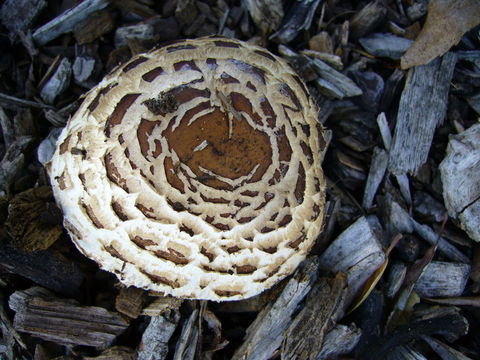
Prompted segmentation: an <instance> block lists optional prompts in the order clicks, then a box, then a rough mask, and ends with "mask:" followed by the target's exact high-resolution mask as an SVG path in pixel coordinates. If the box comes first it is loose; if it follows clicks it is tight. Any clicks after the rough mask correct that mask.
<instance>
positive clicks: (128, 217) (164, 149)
mask: <svg viewBox="0 0 480 360" xmlns="http://www.w3.org/2000/svg"><path fill="white" fill-rule="evenodd" d="M317 112H318V110H317V108H316V106H315V104H314V102H313V101H312V99H311V98H310V96H309V94H308V90H307V88H306V86H305V84H304V83H303V82H302V81H301V80H300V78H299V77H298V76H297V75H296V74H295V73H294V71H293V70H292V69H291V68H290V67H289V66H288V64H287V63H286V62H285V61H284V60H282V59H280V58H278V57H276V56H275V55H273V54H271V53H270V52H268V51H267V50H265V49H262V48H259V47H256V46H252V45H249V44H246V43H244V42H241V41H238V40H234V39H226V38H220V37H211V38H202V39H196V40H184V41H178V42H175V43H174V44H169V45H167V46H166V47H163V48H160V49H157V50H154V51H151V52H149V53H146V54H141V55H138V56H137V57H135V58H133V59H131V60H130V61H129V62H128V63H127V64H125V65H123V66H121V67H119V68H118V69H116V70H115V71H114V72H113V73H111V74H109V75H107V76H106V77H105V79H104V80H103V81H102V82H101V83H100V84H98V85H97V86H96V87H95V88H93V89H92V90H91V91H90V92H89V93H88V94H87V95H86V97H85V101H84V103H83V104H82V106H81V107H80V109H79V110H78V111H77V113H76V114H75V115H74V116H73V117H72V119H71V120H70V121H69V123H68V124H67V126H66V128H65V129H64V131H63V133H62V135H61V137H60V139H59V141H58V148H57V151H56V153H55V155H54V157H53V159H52V161H51V164H50V165H49V166H48V168H49V169H50V174H51V179H52V186H53V188H54V194H55V197H56V199H57V202H58V204H59V205H60V206H61V208H62V209H63V212H64V215H65V224H66V228H67V230H68V231H69V233H70V234H71V236H72V239H73V240H74V242H75V244H76V246H77V247H78V248H79V249H80V250H81V251H82V253H84V254H85V255H86V256H88V257H90V258H92V259H94V260H95V261H97V262H98V263H99V265H100V266H101V267H102V268H104V269H105V270H108V271H111V272H113V273H115V274H116V275H117V276H118V278H119V279H120V280H121V281H123V282H124V283H125V284H126V285H134V286H137V287H142V288H145V289H150V290H154V291H161V292H163V293H166V294H171V295H174V296H178V297H187V298H196V299H208V300H216V301H222V300H238V299H243V298H247V297H250V296H254V295H256V294H258V293H260V292H262V291H264V290H265V289H268V288H270V287H271V286H273V285H274V284H275V283H277V282H278V281H279V280H281V279H282V278H283V277H285V276H286V274H288V273H289V272H292V271H293V270H294V269H295V267H296V266H297V265H298V264H299V263H300V262H301V261H302V260H303V259H304V258H305V256H306V254H307V253H308V251H309V250H310V248H311V247H312V245H313V243H314V241H315V239H316V237H317V236H318V235H319V233H320V231H321V228H322V222H323V209H324V191H325V180H324V177H323V173H322V170H321V162H322V160H323V155H324V153H325V150H326V149H325V148H326V140H325V137H324V130H323V127H322V126H321V125H320V124H318V123H317ZM79 151H81V155H82V156H79V154H78V153H79ZM93 199H95V200H93ZM272 264H274V266H273V265H272ZM126 265H128V266H126ZM273 270H274V271H273Z"/></svg>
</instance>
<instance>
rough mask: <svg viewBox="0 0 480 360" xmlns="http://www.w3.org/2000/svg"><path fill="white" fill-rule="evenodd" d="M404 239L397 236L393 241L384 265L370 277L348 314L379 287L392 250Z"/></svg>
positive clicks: (387, 251)
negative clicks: (378, 284)
mask: <svg viewBox="0 0 480 360" xmlns="http://www.w3.org/2000/svg"><path fill="white" fill-rule="evenodd" d="M402 237H403V236H402V235H397V236H396V237H395V238H394V239H393V240H392V242H391V243H390V245H389V247H388V249H387V250H386V251H385V261H384V263H383V264H382V265H381V266H380V267H379V268H378V269H377V270H375V271H374V273H373V274H372V275H371V276H370V278H368V279H367V281H365V284H363V287H362V288H361V289H360V292H359V293H358V294H357V296H356V297H355V299H354V300H353V301H352V304H351V306H350V309H349V310H348V313H351V312H352V311H353V310H355V309H356V308H357V307H359V306H360V305H361V304H362V303H363V302H364V301H365V299H366V298H367V297H368V295H370V293H371V292H372V290H373V289H375V286H376V285H377V283H378V281H379V280H380V279H381V278H382V275H383V273H384V272H385V269H386V268H387V265H388V256H389V255H390V253H391V252H392V249H393V248H394V247H395V246H396V245H397V244H398V242H399V241H400V239H402Z"/></svg>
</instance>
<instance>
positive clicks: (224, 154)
mask: <svg viewBox="0 0 480 360" xmlns="http://www.w3.org/2000/svg"><path fill="white" fill-rule="evenodd" d="M192 115H193V114H189V115H187V116H185V117H184V118H183V119H182V120H181V122H180V125H179V126H177V127H176V128H175V129H174V130H172V128H171V127H169V128H168V129H166V130H165V131H164V132H163V135H164V136H165V138H166V139H167V141H168V144H169V148H170V151H174V152H175V153H176V154H177V155H178V157H179V158H180V161H181V162H182V163H183V164H185V165H187V166H188V167H189V168H190V169H191V170H192V171H193V172H194V173H195V175H196V176H197V177H198V178H199V179H201V182H203V183H206V184H209V185H211V186H213V185H214V184H212V183H211V180H213V179H211V178H210V177H209V176H206V175H207V173H206V172H205V171H204V170H207V171H208V172H211V173H213V174H214V175H219V176H221V177H224V178H229V179H237V178H239V177H242V176H248V175H249V174H251V173H252V171H253V170H254V169H255V168H256V169H255V171H254V172H253V173H252V174H251V175H250V176H248V181H249V182H255V181H258V180H259V179H260V178H261V176H262V174H263V173H264V172H265V170H266V169H267V168H268V166H269V165H270V164H271V162H272V149H271V146H270V141H269V138H268V136H267V135H266V134H265V133H263V132H261V131H259V130H256V129H254V128H252V127H251V126H250V125H249V124H248V122H247V121H246V120H245V119H238V118H236V117H234V116H232V115H231V114H227V113H225V112H224V111H222V110H220V109H219V108H218V107H215V108H214V110H213V111H212V112H210V113H209V114H206V115H203V116H200V117H198V118H197V119H196V120H195V121H193V122H192V123H190V124H189V122H190V120H191V116H192ZM202 180H203V181H202ZM209 180H210V183H209Z"/></svg>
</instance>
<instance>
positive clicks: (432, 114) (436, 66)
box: [388, 53, 457, 174]
mask: <svg viewBox="0 0 480 360" xmlns="http://www.w3.org/2000/svg"><path fill="white" fill-rule="evenodd" d="M456 61H457V58H456V55H455V54H453V53H447V54H445V55H444V56H443V57H441V58H438V59H436V60H433V61H431V62H430V63H428V64H426V65H422V66H417V67H415V68H413V69H411V70H409V72H408V75H407V79H406V82H405V88H404V89H403V92H402V96H401V98H400V105H399V110H398V116H397V124H396V127H395V133H394V137H393V143H392V148H391V149H390V161H389V166H388V168H389V170H390V172H392V173H394V174H404V173H407V172H408V173H412V174H413V173H416V171H417V170H418V169H419V167H420V166H421V165H422V164H424V163H425V162H426V160H427V157H428V152H429V150H430V147H431V144H432V140H433V135H434V132H435V129H436V128H437V126H438V125H440V124H441V123H442V121H443V119H444V117H445V114H446V111H447V103H448V101H447V97H448V92H449V88H450V81H451V79H452V76H453V69H454V68H455V64H456Z"/></svg>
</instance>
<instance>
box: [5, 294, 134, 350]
mask: <svg viewBox="0 0 480 360" xmlns="http://www.w3.org/2000/svg"><path fill="white" fill-rule="evenodd" d="M9 306H10V308H11V309H12V310H14V311H15V317H14V320H13V326H14V327H15V329H16V330H18V331H21V332H26V333H29V334H30V335H32V336H35V337H39V338H41V339H44V340H47V341H53V342H57V343H59V344H63V345H87V346H94V347H106V346H108V345H110V344H111V343H112V342H113V341H114V340H115V338H116V337H117V336H118V335H120V334H121V333H122V332H123V331H124V330H125V329H126V328H127V326H128V323H127V322H126V321H125V320H124V319H123V318H122V317H121V316H120V315H119V314H116V313H113V312H109V311H107V310H106V309H104V308H101V307H96V306H83V305H79V304H78V303H77V302H76V301H74V300H66V299H61V298H58V297H56V296H55V295H53V294H52V293H50V292H49V291H48V290H46V289H43V288H40V287H33V288H29V289H27V290H23V291H16V292H14V293H13V294H12V295H11V296H10V299H9Z"/></svg>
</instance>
